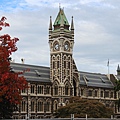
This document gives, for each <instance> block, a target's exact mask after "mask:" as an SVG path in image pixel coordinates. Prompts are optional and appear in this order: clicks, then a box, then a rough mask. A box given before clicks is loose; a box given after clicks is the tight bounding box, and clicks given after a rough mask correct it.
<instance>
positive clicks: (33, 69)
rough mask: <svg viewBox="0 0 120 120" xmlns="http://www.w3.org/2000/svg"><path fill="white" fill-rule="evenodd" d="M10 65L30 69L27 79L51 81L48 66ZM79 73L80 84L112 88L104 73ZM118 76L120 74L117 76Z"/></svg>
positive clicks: (26, 74) (16, 68) (17, 70)
mask: <svg viewBox="0 0 120 120" xmlns="http://www.w3.org/2000/svg"><path fill="white" fill-rule="evenodd" d="M11 67H12V68H13V70H14V71H15V72H20V71H23V70H25V69H30V71H29V72H26V73H25V74H24V76H25V78H26V79H27V81H31V82H32V81H33V82H34V81H35V82H46V83H51V81H50V68H49V67H44V66H37V65H28V64H20V63H11ZM79 73H80V85H84V86H88V87H101V88H108V89H111V88H114V85H113V83H112V82H111V81H110V80H109V79H108V77H107V75H105V74H97V73H89V72H82V71H79ZM117 77H119V78H120V76H117Z"/></svg>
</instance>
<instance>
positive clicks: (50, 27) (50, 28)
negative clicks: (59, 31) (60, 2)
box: [49, 16, 52, 30]
mask: <svg viewBox="0 0 120 120" xmlns="http://www.w3.org/2000/svg"><path fill="white" fill-rule="evenodd" d="M49 30H52V17H51V16H50V25H49Z"/></svg>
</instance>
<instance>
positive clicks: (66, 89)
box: [65, 85, 69, 95]
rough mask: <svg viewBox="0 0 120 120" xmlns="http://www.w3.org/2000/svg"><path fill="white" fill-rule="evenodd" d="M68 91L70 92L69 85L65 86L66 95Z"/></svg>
mask: <svg viewBox="0 0 120 120" xmlns="http://www.w3.org/2000/svg"><path fill="white" fill-rule="evenodd" d="M68 90H69V88H68V85H66V86H65V95H68Z"/></svg>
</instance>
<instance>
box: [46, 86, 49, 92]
mask: <svg viewBox="0 0 120 120" xmlns="http://www.w3.org/2000/svg"><path fill="white" fill-rule="evenodd" d="M46 94H50V87H49V86H47V87H46Z"/></svg>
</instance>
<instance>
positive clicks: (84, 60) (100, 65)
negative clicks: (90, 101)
mask: <svg viewBox="0 0 120 120" xmlns="http://www.w3.org/2000/svg"><path fill="white" fill-rule="evenodd" d="M116 1H117V3H116V2H115V1H114V0H111V1H108V0H84V1H83V0H79V1H78V0H75V1H74V2H73V1H72V0H69V1H65V0H49V1H48V0H19V1H18V0H13V1H10V2H9V1H8V2H4V1H3V3H2V4H1V6H0V8H1V9H0V16H3V15H4V16H6V17H7V21H8V22H9V23H10V25H11V27H10V28H5V29H3V31H1V34H4V33H9V34H10V35H11V36H12V37H14V36H15V37H18V38H19V39H20V41H19V42H18V43H17V46H18V51H17V52H15V53H14V54H13V55H12V57H13V59H15V61H16V62H21V61H20V59H21V58H24V59H25V63H27V64H36V65H40V66H50V63H49V62H50V49H49V44H48V26H49V16H51V15H52V21H53V22H54V20H55V18H56V16H57V14H58V11H59V3H61V7H64V11H65V14H66V17H67V19H68V21H69V23H71V16H74V25H75V44H74V51H73V56H74V60H75V61H76V64H77V67H78V70H79V71H89V72H99V73H107V60H108V59H110V72H111V73H116V68H117V65H118V64H120V63H119V62H120V56H119V53H120V49H119V45H120V36H119V31H120V24H119V21H120V16H119V12H120V1H118V0H116Z"/></svg>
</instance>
